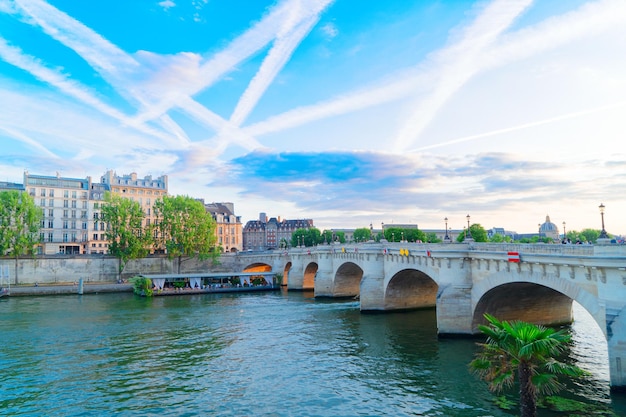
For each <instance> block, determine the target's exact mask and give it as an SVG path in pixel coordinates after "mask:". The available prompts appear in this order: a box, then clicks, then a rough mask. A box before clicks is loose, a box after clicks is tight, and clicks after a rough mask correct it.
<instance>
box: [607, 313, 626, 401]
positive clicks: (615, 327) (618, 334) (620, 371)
mask: <svg viewBox="0 0 626 417" xmlns="http://www.w3.org/2000/svg"><path fill="white" fill-rule="evenodd" d="M606 331H607V347H608V353H609V373H610V375H611V388H613V389H616V390H619V391H626V311H625V308H624V307H622V306H613V308H611V307H609V306H608V305H607V309H606Z"/></svg>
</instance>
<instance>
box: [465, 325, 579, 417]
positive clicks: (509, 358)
mask: <svg viewBox="0 0 626 417" xmlns="http://www.w3.org/2000/svg"><path fill="white" fill-rule="evenodd" d="M485 318H486V319H487V321H488V322H489V325H488V326H486V325H480V326H479V329H480V331H481V332H483V333H484V334H485V335H486V336H487V341H486V342H485V343H479V344H478V345H479V346H480V347H481V350H480V351H479V352H478V353H477V354H476V358H475V359H474V360H473V361H472V362H471V363H470V365H469V366H470V369H471V370H472V371H473V372H474V373H476V374H477V375H478V376H479V377H480V378H481V379H484V380H485V381H487V382H488V383H489V389H490V390H492V391H496V392H499V391H502V390H503V389H505V388H510V387H512V386H513V384H514V382H515V379H516V375H517V381H518V383H519V390H520V391H519V393H520V413H521V417H536V415H537V398H538V396H539V395H540V394H553V393H556V392H558V391H560V390H561V389H562V388H563V384H562V383H561V382H560V381H559V380H558V376H559V375H567V376H570V377H580V376H583V375H585V374H586V372H585V371H583V370H582V369H580V368H578V367H576V366H574V365H569V364H566V363H563V362H560V361H559V360H558V358H559V357H560V356H561V354H562V353H563V352H564V350H565V349H566V348H567V346H568V342H569V341H570V336H569V335H568V334H567V333H566V332H565V331H564V330H559V331H556V330H554V329H551V328H547V327H544V326H540V325H535V324H531V323H525V322H522V321H512V322H507V321H500V320H498V319H497V318H495V317H493V316H491V315H489V314H485Z"/></svg>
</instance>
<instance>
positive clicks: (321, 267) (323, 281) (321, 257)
mask: <svg viewBox="0 0 626 417" xmlns="http://www.w3.org/2000/svg"><path fill="white" fill-rule="evenodd" d="M317 253H318V256H317V274H316V275H315V293H314V295H315V297H332V296H333V295H334V294H333V280H334V274H333V259H332V256H331V254H332V247H331V246H318V249H317Z"/></svg>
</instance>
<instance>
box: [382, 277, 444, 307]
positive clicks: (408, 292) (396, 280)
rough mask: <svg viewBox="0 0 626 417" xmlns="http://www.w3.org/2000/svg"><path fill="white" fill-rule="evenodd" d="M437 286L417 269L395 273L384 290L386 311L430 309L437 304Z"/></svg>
mask: <svg viewBox="0 0 626 417" xmlns="http://www.w3.org/2000/svg"><path fill="white" fill-rule="evenodd" d="M438 289H439V285H437V283H436V282H435V280H434V279H432V278H431V277H430V276H429V275H428V274H426V273H424V272H422V271H420V270H417V269H410V268H407V269H402V270H400V271H398V272H396V273H395V274H394V275H393V276H392V277H391V279H390V280H389V283H388V284H387V288H386V289H385V298H384V306H385V309H386V310H410V309H418V308H432V307H435V306H436V304H437V291H438Z"/></svg>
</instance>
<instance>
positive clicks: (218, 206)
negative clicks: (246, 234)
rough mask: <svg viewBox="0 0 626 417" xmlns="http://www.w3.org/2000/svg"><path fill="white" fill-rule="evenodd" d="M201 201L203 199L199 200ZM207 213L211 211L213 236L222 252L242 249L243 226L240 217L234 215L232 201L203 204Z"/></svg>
mask: <svg viewBox="0 0 626 417" xmlns="http://www.w3.org/2000/svg"><path fill="white" fill-rule="evenodd" d="M201 201H202V202H203V203H204V201H203V200H201ZM204 208H205V209H206V211H207V213H211V216H212V217H213V220H215V237H216V244H217V246H219V247H221V248H223V249H224V252H239V251H241V250H243V234H242V233H243V227H242V224H241V217H240V216H237V215H235V205H234V204H233V203H210V204H204Z"/></svg>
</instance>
